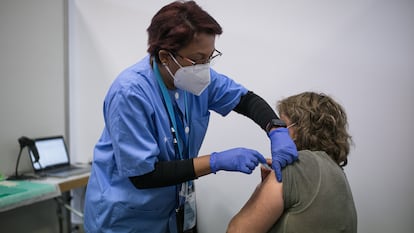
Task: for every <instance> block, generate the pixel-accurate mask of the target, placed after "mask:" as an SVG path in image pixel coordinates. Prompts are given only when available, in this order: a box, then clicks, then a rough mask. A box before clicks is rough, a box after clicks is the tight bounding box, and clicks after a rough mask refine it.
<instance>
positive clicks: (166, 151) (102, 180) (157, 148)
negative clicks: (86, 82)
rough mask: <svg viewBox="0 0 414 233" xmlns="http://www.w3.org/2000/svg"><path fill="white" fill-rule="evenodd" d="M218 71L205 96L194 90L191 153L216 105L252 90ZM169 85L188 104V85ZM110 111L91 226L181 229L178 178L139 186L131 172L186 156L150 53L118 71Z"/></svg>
mask: <svg viewBox="0 0 414 233" xmlns="http://www.w3.org/2000/svg"><path fill="white" fill-rule="evenodd" d="M210 72H211V83H210V85H209V86H208V87H207V89H206V90H205V91H204V92H203V93H202V94H201V95H200V96H195V95H192V94H191V93H187V106H188V112H189V120H188V126H189V129H190V131H189V156H190V157H196V156H197V155H198V152H199V150H200V147H201V144H202V142H203V139H204V136H205V134H206V130H207V126H208V123H209V118H210V112H209V110H213V111H215V112H217V113H219V114H221V115H223V116H225V115H227V114H228V113H229V112H230V111H231V110H232V109H233V108H234V107H235V106H236V105H237V104H238V103H239V101H240V97H241V96H242V95H244V94H246V93H247V89H246V88H244V87H243V86H241V85H240V84H237V83H236V82H234V81H233V80H231V79H229V78H228V77H226V76H224V75H222V74H219V73H217V72H215V71H214V70H212V69H210ZM169 92H170V95H171V100H172V101H176V103H177V105H178V106H179V108H180V110H181V111H182V112H185V103H184V96H185V92H184V91H183V90H179V89H176V90H172V91H169ZM103 113H104V120H105V128H104V130H103V133H102V135H101V138H100V139H99V141H98V143H97V144H96V146H95V149H94V160H93V165H92V171H91V175H90V178H89V183H88V186H87V191H86V198H85V209H84V212H85V217H84V225H85V230H86V232H135V233H137V232H143V233H144V232H145V233H148V232H154V233H165V232H176V223H175V207H176V204H177V189H176V186H175V185H173V186H167V187H162V188H151V189H137V188H135V187H134V185H133V184H132V183H131V182H130V180H129V178H128V177H131V176H139V175H143V174H146V173H148V172H151V171H153V170H154V164H155V163H156V162H158V161H170V160H177V159H179V156H178V155H176V154H175V150H174V144H173V135H172V134H171V129H170V121H169V118H168V113H167V111H166V108H165V107H164V104H163V98H162V93H161V90H160V88H159V86H158V83H157V79H156V76H155V75H154V72H153V70H152V67H151V64H150V57H149V56H146V57H145V58H144V59H142V60H141V61H140V62H138V63H137V64H135V65H133V66H131V67H129V68H127V69H126V70H124V71H123V72H122V73H121V74H120V75H119V76H118V77H117V78H116V79H115V81H114V82H113V84H112V86H111V87H110V89H109V91H108V93H107V95H106V97H105V102H104V107H103Z"/></svg>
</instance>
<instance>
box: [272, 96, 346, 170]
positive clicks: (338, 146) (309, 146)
mask: <svg viewBox="0 0 414 233" xmlns="http://www.w3.org/2000/svg"><path fill="white" fill-rule="evenodd" d="M277 110H278V111H279V114H280V115H284V116H285V117H287V118H288V119H289V120H290V121H291V122H292V123H295V125H294V127H295V128H294V130H295V131H294V132H295V137H294V139H293V140H294V142H295V144H296V146H297V148H298V150H313V151H325V152H326V153H327V154H328V155H330V156H331V157H332V158H333V160H334V161H335V162H336V163H337V164H338V165H339V166H341V167H344V166H346V165H347V163H348V159H347V157H348V154H349V149H350V145H351V144H352V138H351V136H350V135H349V134H348V132H347V128H348V121H347V115H346V113H345V110H344V108H343V107H342V106H341V105H340V104H338V103H337V102H336V101H334V100H333V99H332V98H331V97H329V96H327V95H325V94H323V93H320V94H318V93H315V92H303V93H301V94H298V95H293V96H290V97H288V98H285V99H282V100H280V101H279V102H278V104H277Z"/></svg>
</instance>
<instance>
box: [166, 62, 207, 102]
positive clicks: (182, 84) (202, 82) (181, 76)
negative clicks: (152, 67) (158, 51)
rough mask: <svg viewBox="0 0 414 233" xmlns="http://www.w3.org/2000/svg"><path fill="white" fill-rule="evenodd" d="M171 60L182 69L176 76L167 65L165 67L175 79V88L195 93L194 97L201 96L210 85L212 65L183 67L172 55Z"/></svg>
mask: <svg viewBox="0 0 414 233" xmlns="http://www.w3.org/2000/svg"><path fill="white" fill-rule="evenodd" d="M170 56H171V58H172V59H173V60H174V62H175V63H177V65H178V66H179V67H180V68H179V69H178V70H177V72H175V75H174V74H173V73H172V72H171V70H170V68H168V66H167V65H164V66H165V68H166V69H167V71H168V73H169V74H170V75H171V77H173V79H174V85H175V87H177V88H179V89H181V90H185V91H188V92H191V93H193V94H194V95H197V96H199V95H201V93H202V92H203V91H204V90H205V89H206V88H207V87H208V85H209V84H210V64H209V63H206V64H196V65H192V66H181V65H180V63H178V62H177V60H176V59H175V58H174V56H172V55H171V54H170Z"/></svg>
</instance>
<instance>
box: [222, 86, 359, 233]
mask: <svg viewBox="0 0 414 233" xmlns="http://www.w3.org/2000/svg"><path fill="white" fill-rule="evenodd" d="M277 109H278V111H279V114H280V118H281V119H282V120H284V121H285V122H286V124H287V125H288V128H289V133H290V136H291V137H292V139H293V140H294V142H295V143H296V146H297V149H298V151H299V161H298V162H296V163H294V164H293V165H290V166H287V167H286V168H285V169H284V170H283V181H282V183H278V182H277V180H276V179H273V178H274V174H273V173H274V171H271V170H265V169H264V168H262V182H261V183H260V184H259V185H258V187H257V188H256V190H255V191H254V193H253V194H252V196H251V197H250V199H249V200H248V201H247V203H246V204H245V205H244V206H243V208H242V209H241V210H240V211H239V212H238V213H237V214H236V215H235V216H234V217H233V218H232V220H231V221H230V223H229V225H228V229H227V232H228V233H233V232H249V233H260V232H272V233H277V232H295V233H302V232H306V233H310V232H317V233H325V232H329V233H336V232H341V233H348V232H357V214H356V210H355V205H354V201H353V198H352V193H351V189H350V187H349V184H348V181H347V178H346V176H345V173H344V171H343V167H344V166H346V164H347V156H348V153H349V147H350V143H351V142H352V141H351V137H350V135H349V134H348V132H347V127H348V123H347V117H346V113H345V111H344V109H343V108H342V107H341V106H340V105H339V104H338V103H337V102H335V101H334V100H333V99H332V98H331V97H329V96H327V95H324V94H317V93H313V92H305V93H301V94H298V95H295V96H291V97H288V98H286V99H283V100H281V101H279V103H278V106H277ZM269 162H270V161H269ZM269 174H272V175H269Z"/></svg>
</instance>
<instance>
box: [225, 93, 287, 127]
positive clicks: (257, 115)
mask: <svg viewBox="0 0 414 233" xmlns="http://www.w3.org/2000/svg"><path fill="white" fill-rule="evenodd" d="M233 110H234V111H235V112H237V113H240V114H242V115H244V116H246V117H248V118H250V119H252V120H253V121H254V122H256V124H258V125H259V126H260V127H261V128H262V129H263V130H265V131H266V125H267V124H268V123H269V122H270V121H271V120H272V119H279V117H278V116H277V115H276V113H275V111H273V109H272V107H270V105H269V104H268V103H267V102H266V101H265V100H264V99H263V98H262V97H260V96H258V95H256V94H255V93H253V92H252V91H248V92H247V94H246V95H244V96H242V97H241V99H240V102H239V104H238V105H237V106H236V107H235V108H234V109H233Z"/></svg>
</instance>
